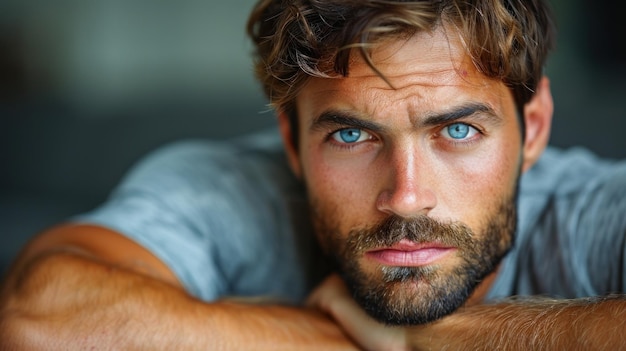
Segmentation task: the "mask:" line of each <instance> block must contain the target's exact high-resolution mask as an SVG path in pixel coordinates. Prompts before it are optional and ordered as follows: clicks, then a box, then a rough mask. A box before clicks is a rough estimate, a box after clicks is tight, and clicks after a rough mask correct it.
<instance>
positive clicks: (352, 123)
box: [310, 110, 386, 132]
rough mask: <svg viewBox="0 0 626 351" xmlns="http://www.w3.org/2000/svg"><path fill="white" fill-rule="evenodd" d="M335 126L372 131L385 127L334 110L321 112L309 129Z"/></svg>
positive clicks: (380, 130)
mask: <svg viewBox="0 0 626 351" xmlns="http://www.w3.org/2000/svg"><path fill="white" fill-rule="evenodd" d="M337 126H343V127H351V128H358V129H367V130H371V131H372V132H383V131H384V130H385V129H386V128H385V127H384V126H382V125H380V124H378V123H375V122H371V121H367V120H364V119H361V118H358V117H356V116H354V115H352V114H351V113H349V112H345V111H334V110H329V111H325V112H322V113H321V114H320V115H319V116H318V117H317V118H315V119H313V121H312V122H311V127H310V129H311V130H320V129H325V128H329V127H337Z"/></svg>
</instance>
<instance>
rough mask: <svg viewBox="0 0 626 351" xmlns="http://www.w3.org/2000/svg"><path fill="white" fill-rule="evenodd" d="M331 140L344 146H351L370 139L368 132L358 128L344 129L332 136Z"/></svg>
mask: <svg viewBox="0 0 626 351" xmlns="http://www.w3.org/2000/svg"><path fill="white" fill-rule="evenodd" d="M332 137H333V139H335V140H336V141H338V142H340V143H344V144H353V143H356V142H358V141H363V140H367V139H369V138H370V135H369V133H368V132H366V131H364V130H361V129H358V128H345V129H341V130H338V131H336V132H334V133H333V134H332Z"/></svg>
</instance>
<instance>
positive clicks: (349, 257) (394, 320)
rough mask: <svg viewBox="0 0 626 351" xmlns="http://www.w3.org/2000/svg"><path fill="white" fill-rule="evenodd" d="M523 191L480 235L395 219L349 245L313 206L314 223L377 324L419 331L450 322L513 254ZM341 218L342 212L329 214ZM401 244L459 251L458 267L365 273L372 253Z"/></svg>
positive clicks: (421, 219) (459, 226)
mask: <svg viewBox="0 0 626 351" xmlns="http://www.w3.org/2000/svg"><path fill="white" fill-rule="evenodd" d="M516 200H517V187H516V188H515V190H514V191H513V194H511V195H510V196H508V197H506V198H505V199H503V201H502V202H501V204H500V206H498V207H497V208H496V210H495V211H493V213H491V214H490V215H489V216H488V218H486V220H485V221H484V222H483V223H485V225H484V229H483V230H482V232H480V233H474V232H473V231H472V229H471V228H469V227H468V226H467V225H465V224H463V223H461V222H448V223H443V222H441V221H438V220H435V219H432V218H430V217H427V216H418V217H413V218H403V217H399V216H390V217H388V218H386V219H384V220H382V221H381V222H379V223H377V224H375V225H373V226H371V227H367V228H362V229H353V230H351V231H350V232H349V233H348V236H347V239H342V238H345V236H343V235H341V233H340V232H339V230H338V229H336V228H337V226H336V225H333V224H332V223H337V221H336V220H335V219H334V218H332V215H331V216H321V214H322V212H321V211H320V210H321V208H320V207H319V206H316V205H315V202H313V223H314V225H315V228H316V231H317V234H318V238H319V239H320V244H321V245H322V247H323V248H324V249H325V250H326V251H327V254H329V255H330V257H331V258H332V259H333V260H334V261H335V264H336V266H337V268H338V270H339V273H340V274H341V276H342V277H343V279H344V281H345V282H346V284H347V286H348V289H349V290H350V291H351V293H352V295H353V297H354V299H355V300H356V301H357V303H359V305H361V307H363V308H364V309H365V311H366V312H367V313H368V314H369V315H370V316H372V317H373V318H375V319H376V320H378V321H380V322H382V323H385V324H389V325H417V324H424V323H428V322H432V321H435V320H437V319H439V318H441V317H443V316H446V315H448V314H450V313H452V312H454V311H455V310H456V309H458V308H459V307H460V306H462V305H463V304H464V303H465V301H467V299H468V298H469V297H470V295H471V294H472V292H473V291H474V290H475V288H476V287H477V286H478V284H480V282H481V281H482V280H483V279H484V278H485V277H486V276H487V275H489V274H490V273H491V272H493V271H494V270H495V269H496V268H497V266H498V264H499V263H500V261H501V260H502V258H503V257H504V256H505V255H506V254H507V252H508V251H509V250H510V248H511V246H512V244H513V239H514V234H515V229H516V225H517V211H516ZM329 213H336V212H332V211H331V212H329ZM401 240H410V241H412V242H414V243H417V244H427V243H433V242H437V243H440V244H442V245H444V246H448V247H454V248H456V253H455V254H456V256H457V258H458V261H455V262H459V263H457V264H456V265H455V266H453V267H445V266H441V265H438V264H436V263H434V264H431V265H425V266H417V267H414V266H408V267H402V266H385V265H379V266H377V267H376V268H375V270H374V271H369V272H368V271H365V270H364V269H363V268H362V267H361V266H360V264H359V262H360V260H362V259H363V258H364V255H365V253H366V252H367V251H369V250H373V249H379V248H383V247H389V246H392V245H394V244H397V243H398V242H400V241H401Z"/></svg>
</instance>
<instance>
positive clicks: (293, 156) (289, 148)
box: [278, 111, 302, 179]
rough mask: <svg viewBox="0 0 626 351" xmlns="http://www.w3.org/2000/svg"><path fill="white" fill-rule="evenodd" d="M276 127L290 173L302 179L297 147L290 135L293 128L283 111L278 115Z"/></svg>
mask: <svg viewBox="0 0 626 351" xmlns="http://www.w3.org/2000/svg"><path fill="white" fill-rule="evenodd" d="M278 127H279V129H280V135H281V136H282V138H283V144H284V146H285V153H286V154H287V161H288V162H289V167H291V171H292V172H293V173H294V174H295V175H296V177H298V178H299V179H302V167H301V163H300V155H299V154H298V150H299V148H298V145H295V144H294V140H295V139H294V138H293V136H294V135H293V134H292V130H293V128H292V127H291V120H290V119H289V116H288V115H287V114H286V113H285V112H284V111H279V113H278Z"/></svg>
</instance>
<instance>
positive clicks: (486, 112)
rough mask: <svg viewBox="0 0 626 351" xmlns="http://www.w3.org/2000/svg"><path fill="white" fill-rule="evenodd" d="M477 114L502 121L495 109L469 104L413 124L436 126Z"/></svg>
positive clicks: (428, 116) (484, 105) (478, 104)
mask: <svg viewBox="0 0 626 351" xmlns="http://www.w3.org/2000/svg"><path fill="white" fill-rule="evenodd" d="M475 114H479V115H480V116H483V117H486V118H487V119H491V120H494V121H499V120H501V119H502V118H501V117H500V116H499V115H498V114H497V113H496V112H495V111H494V110H493V108H491V107H489V106H488V105H486V104H483V103H469V104H464V105H461V106H457V107H454V108H452V109H451V110H450V111H445V112H442V113H436V114H432V115H427V116H426V117H425V118H423V119H420V121H419V122H414V123H413V124H415V125H419V126H436V125H442V124H448V123H451V122H454V121H458V120H459V119H462V118H466V117H469V116H473V115H475Z"/></svg>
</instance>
